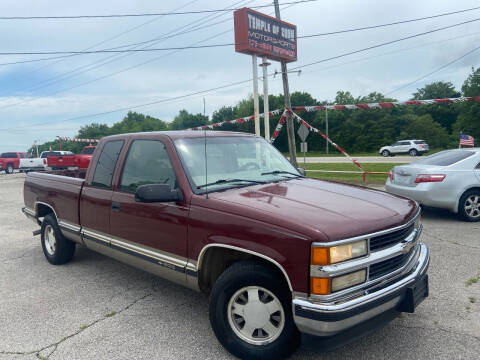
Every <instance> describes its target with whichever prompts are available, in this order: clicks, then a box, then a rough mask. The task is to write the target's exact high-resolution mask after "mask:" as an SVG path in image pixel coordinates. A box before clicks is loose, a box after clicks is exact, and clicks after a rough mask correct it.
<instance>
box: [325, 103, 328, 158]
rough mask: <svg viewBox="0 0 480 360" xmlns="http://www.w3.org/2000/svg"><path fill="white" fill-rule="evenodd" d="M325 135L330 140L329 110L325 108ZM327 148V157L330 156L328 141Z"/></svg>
mask: <svg viewBox="0 0 480 360" xmlns="http://www.w3.org/2000/svg"><path fill="white" fill-rule="evenodd" d="M325 134H326V135H327V138H328V110H327V108H325ZM325 146H326V151H327V155H328V141H327V144H326V145H325Z"/></svg>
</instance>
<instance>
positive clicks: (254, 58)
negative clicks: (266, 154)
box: [252, 54, 260, 136]
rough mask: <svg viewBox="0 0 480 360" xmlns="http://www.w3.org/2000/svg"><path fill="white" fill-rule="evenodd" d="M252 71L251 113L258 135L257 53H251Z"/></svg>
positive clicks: (258, 134)
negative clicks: (253, 116)
mask: <svg viewBox="0 0 480 360" xmlns="http://www.w3.org/2000/svg"><path fill="white" fill-rule="evenodd" d="M252 72H253V113H254V115H255V135H257V136H260V111H259V108H258V106H259V105H258V70H257V55H255V54H253V55H252Z"/></svg>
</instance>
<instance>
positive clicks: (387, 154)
mask: <svg viewBox="0 0 480 360" xmlns="http://www.w3.org/2000/svg"><path fill="white" fill-rule="evenodd" d="M382 156H383V157H389V156H390V151H388V150H383V151H382Z"/></svg>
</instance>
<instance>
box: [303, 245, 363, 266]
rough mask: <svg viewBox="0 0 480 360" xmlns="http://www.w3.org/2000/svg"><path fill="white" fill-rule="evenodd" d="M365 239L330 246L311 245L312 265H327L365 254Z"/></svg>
mask: <svg viewBox="0 0 480 360" xmlns="http://www.w3.org/2000/svg"><path fill="white" fill-rule="evenodd" d="M367 252H368V251H367V240H360V241H357V242H354V243H349V244H342V245H337V246H332V247H313V248H312V260H311V263H312V265H329V264H335V263H338V262H341V261H346V260H351V259H355V258H358V257H361V256H365V255H367Z"/></svg>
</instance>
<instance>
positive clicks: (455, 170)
mask: <svg viewBox="0 0 480 360" xmlns="http://www.w3.org/2000/svg"><path fill="white" fill-rule="evenodd" d="M385 188H386V190H387V191H388V192H389V193H392V194H396V195H402V196H405V197H407V198H410V199H413V200H416V201H418V202H419V203H420V204H422V205H426V206H432V207H437V208H444V209H448V210H451V211H453V212H454V213H458V214H460V216H461V217H462V218H463V219H465V220H466V221H479V220H480V148H473V149H456V150H446V151H441V152H438V153H436V154H433V155H430V156H428V157H426V158H424V159H421V160H417V161H415V162H412V163H411V164H408V165H400V166H395V167H394V168H393V169H392V170H391V171H390V175H389V178H388V179H387V183H386V185H385Z"/></svg>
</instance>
